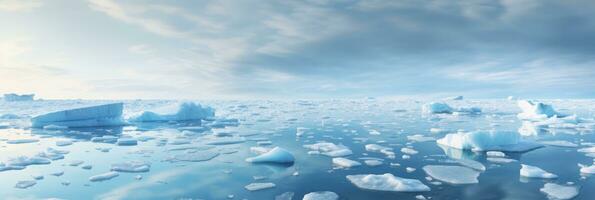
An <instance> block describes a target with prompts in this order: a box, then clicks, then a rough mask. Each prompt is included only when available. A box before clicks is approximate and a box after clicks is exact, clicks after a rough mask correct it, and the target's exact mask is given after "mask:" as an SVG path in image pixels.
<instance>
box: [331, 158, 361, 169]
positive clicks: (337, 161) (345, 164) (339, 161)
mask: <svg viewBox="0 0 595 200" xmlns="http://www.w3.org/2000/svg"><path fill="white" fill-rule="evenodd" d="M332 161H333V165H336V166H338V167H341V168H351V167H357V166H360V165H362V163H360V162H357V161H355V160H350V159H347V158H340V157H339V158H333V160H332Z"/></svg>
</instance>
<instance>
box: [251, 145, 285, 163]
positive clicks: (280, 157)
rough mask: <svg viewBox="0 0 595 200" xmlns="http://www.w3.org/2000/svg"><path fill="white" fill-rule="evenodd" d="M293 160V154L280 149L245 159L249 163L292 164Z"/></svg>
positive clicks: (276, 148)
mask: <svg viewBox="0 0 595 200" xmlns="http://www.w3.org/2000/svg"><path fill="white" fill-rule="evenodd" d="M294 160H295V158H294V157H293V154H291V153H290V152H289V151H287V150H285V149H283V148H281V147H275V148H273V149H272V150H270V151H268V152H266V153H264V154H261V155H259V156H256V157H251V158H247V159H246V161H247V162H251V163H293V162H294Z"/></svg>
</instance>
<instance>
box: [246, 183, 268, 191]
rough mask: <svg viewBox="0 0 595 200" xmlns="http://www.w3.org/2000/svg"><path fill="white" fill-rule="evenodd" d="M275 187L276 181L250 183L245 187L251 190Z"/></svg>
mask: <svg viewBox="0 0 595 200" xmlns="http://www.w3.org/2000/svg"><path fill="white" fill-rule="evenodd" d="M274 187H275V184H274V183H250V184H248V185H246V186H244V188H246V190H249V191H257V190H264V189H268V188H274Z"/></svg>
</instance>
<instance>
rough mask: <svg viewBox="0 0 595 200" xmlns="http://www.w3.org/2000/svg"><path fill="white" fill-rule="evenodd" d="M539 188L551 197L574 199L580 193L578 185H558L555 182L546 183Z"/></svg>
mask: <svg viewBox="0 0 595 200" xmlns="http://www.w3.org/2000/svg"><path fill="white" fill-rule="evenodd" d="M539 190H540V191H542V192H543V193H545V194H547V196H548V198H550V199H572V198H574V197H576V195H578V187H576V186H564V185H558V184H555V183H546V184H545V185H543V188H541V189H539Z"/></svg>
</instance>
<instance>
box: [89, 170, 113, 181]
mask: <svg viewBox="0 0 595 200" xmlns="http://www.w3.org/2000/svg"><path fill="white" fill-rule="evenodd" d="M119 175H120V174H118V172H106V173H103V174H97V175H94V176H91V177H89V181H91V182H99V181H106V180H110V179H112V178H115V177H117V176H119Z"/></svg>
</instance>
